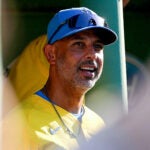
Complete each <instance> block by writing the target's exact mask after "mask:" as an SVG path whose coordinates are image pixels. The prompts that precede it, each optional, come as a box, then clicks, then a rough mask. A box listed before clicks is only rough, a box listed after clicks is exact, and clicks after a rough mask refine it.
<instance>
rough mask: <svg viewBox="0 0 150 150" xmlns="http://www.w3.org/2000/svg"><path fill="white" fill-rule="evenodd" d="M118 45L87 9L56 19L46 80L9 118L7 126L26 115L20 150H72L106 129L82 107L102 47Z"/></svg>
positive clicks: (97, 71)
mask: <svg viewBox="0 0 150 150" xmlns="http://www.w3.org/2000/svg"><path fill="white" fill-rule="evenodd" d="M116 39H117V35H116V33H115V32H114V31H112V30H111V29H110V28H109V27H108V26H107V24H106V21H105V19H104V18H102V17H101V16H98V15H97V14H96V13H95V12H93V11H92V10H90V9H88V8H85V7H79V8H71V9H65V10H61V11H59V12H58V13H56V14H55V16H54V17H53V18H52V19H51V21H50V22H49V24H48V30H47V44H46V45H45V48H44V54H45V56H46V58H47V61H48V63H49V64H50V68H49V76H48V80H47V82H46V84H45V85H44V86H43V88H42V89H41V90H39V91H37V92H36V93H34V94H33V95H31V96H29V97H27V98H26V99H25V100H23V101H22V102H21V103H20V105H19V106H17V107H16V108H15V109H13V110H12V111H11V112H10V114H11V120H12V119H13V120H15V118H14V117H12V114H19V112H20V111H22V112H23V115H24V117H23V120H25V124H24V128H23V134H22V137H20V138H19V140H20V139H21V140H22V142H20V143H19V145H22V148H21V149H22V150H26V149H32V150H37V149H45V150H46V149H74V148H77V147H78V146H79V145H80V143H81V142H82V140H89V139H90V138H91V137H92V136H93V135H94V134H96V133H97V132H98V131H100V130H101V129H102V128H103V127H104V121H103V119H102V118H101V117H100V116H98V115H97V114H96V113H95V112H93V111H92V110H90V109H89V108H88V107H86V106H85V104H84V103H83V102H84V97H85V94H86V93H87V91H89V90H90V89H91V88H92V87H93V86H94V85H95V83H96V82H97V80H98V79H99V78H100V76H101V73H102V71H103V55H104V54H103V50H104V46H105V45H109V44H111V43H113V42H115V41H116ZM35 65H36V62H35ZM39 71H40V70H39ZM13 116H15V115H13ZM7 117H8V118H7V119H8V120H9V115H8V116H7ZM81 139H82V140H81ZM17 146H18V145H16V148H15V149H16V150H17V148H18V147H17Z"/></svg>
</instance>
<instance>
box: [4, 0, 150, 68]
mask: <svg viewBox="0 0 150 150" xmlns="http://www.w3.org/2000/svg"><path fill="white" fill-rule="evenodd" d="M79 5H80V3H79V0H49V1H48V0H42V1H41V0H36V1H35V0H2V44H3V64H4V67H5V66H7V65H8V64H9V63H10V62H11V61H12V60H13V59H14V58H15V57H16V56H17V55H18V54H20V52H21V51H22V50H23V49H24V47H25V46H26V45H27V44H28V43H29V42H30V41H32V40H33V39H35V38H37V37H38V36H40V35H41V34H45V33H46V30H47V23H48V22H49V19H50V17H51V16H52V15H53V14H54V13H55V12H57V11H58V10H60V9H62V8H69V7H76V6H79ZM149 8H150V0H130V2H129V3H128V5H127V6H126V7H125V8H124V29H125V45H126V51H127V52H128V53H130V54H132V55H134V56H136V57H137V58H138V59H139V60H140V61H141V62H143V63H145V62H146V61H147V59H148V57H149V56H150V47H149V43H150V28H149V27H150V9H149Z"/></svg>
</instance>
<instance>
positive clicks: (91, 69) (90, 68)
mask: <svg viewBox="0 0 150 150" xmlns="http://www.w3.org/2000/svg"><path fill="white" fill-rule="evenodd" d="M80 70H81V71H86V72H91V73H94V72H96V70H97V68H96V67H86V66H83V67H80Z"/></svg>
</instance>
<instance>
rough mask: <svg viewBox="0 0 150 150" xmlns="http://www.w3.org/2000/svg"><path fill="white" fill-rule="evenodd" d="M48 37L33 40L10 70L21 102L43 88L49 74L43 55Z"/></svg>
mask: <svg viewBox="0 0 150 150" xmlns="http://www.w3.org/2000/svg"><path fill="white" fill-rule="evenodd" d="M46 43H47V37H46V35H42V36H40V37H38V38H37V39H35V40H33V41H32V42H31V43H30V44H29V45H27V47H26V48H25V49H24V50H23V52H22V53H21V55H20V56H18V57H17V58H16V60H15V62H14V63H13V64H12V66H11V68H10V72H9V74H8V78H9V79H10V81H11V83H12V85H13V87H14V89H15V91H16V94H17V96H18V98H19V99H20V100H22V99H24V98H26V97H28V96H29V95H32V94H33V93H34V92H36V91H38V90H39V89H41V88H42V87H43V85H44V84H45V82H46V81H47V78H48V74H49V63H48V61H47V60H46V57H45V55H44V53H43V48H44V46H45V44H46Z"/></svg>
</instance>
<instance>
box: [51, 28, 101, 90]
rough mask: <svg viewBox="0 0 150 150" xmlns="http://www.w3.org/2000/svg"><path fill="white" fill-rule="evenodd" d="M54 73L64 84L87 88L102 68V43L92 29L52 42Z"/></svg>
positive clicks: (94, 81)
mask: <svg viewBox="0 0 150 150" xmlns="http://www.w3.org/2000/svg"><path fill="white" fill-rule="evenodd" d="M54 46H55V49H56V51H55V52H56V64H55V65H56V73H57V75H58V78H59V79H60V81H62V83H64V84H66V86H70V87H74V88H79V89H83V90H88V89H90V88H92V87H93V86H94V85H95V83H96V81H97V80H98V79H99V77H100V75H101V73H102V69H103V44H102V42H101V40H100V39H99V38H98V37H97V36H96V35H95V34H94V32H93V31H92V30H87V31H82V32H80V33H77V34H74V35H72V36H69V37H67V38H64V39H63V40H60V41H58V42H56V43H55V44H54Z"/></svg>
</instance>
